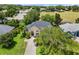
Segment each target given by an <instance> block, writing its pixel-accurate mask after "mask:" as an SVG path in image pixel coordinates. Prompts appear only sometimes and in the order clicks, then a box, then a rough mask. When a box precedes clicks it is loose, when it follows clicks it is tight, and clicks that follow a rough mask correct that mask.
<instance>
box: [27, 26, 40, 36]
mask: <svg viewBox="0 0 79 59" xmlns="http://www.w3.org/2000/svg"><path fill="white" fill-rule="evenodd" d="M28 31H29V32H33V33H34V36H36V35H37V33H40V29H39V28H38V27H36V26H33V27H31V29H29V30H28Z"/></svg>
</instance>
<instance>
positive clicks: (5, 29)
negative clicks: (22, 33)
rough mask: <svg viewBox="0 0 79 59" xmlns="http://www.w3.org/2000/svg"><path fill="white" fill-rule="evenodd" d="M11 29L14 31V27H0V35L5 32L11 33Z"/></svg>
mask: <svg viewBox="0 0 79 59" xmlns="http://www.w3.org/2000/svg"><path fill="white" fill-rule="evenodd" d="M12 29H14V27H11V26H8V25H0V35H1V34H6V33H7V32H9V31H11V30H12Z"/></svg>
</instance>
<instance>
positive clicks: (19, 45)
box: [0, 32, 25, 55]
mask: <svg viewBox="0 0 79 59" xmlns="http://www.w3.org/2000/svg"><path fill="white" fill-rule="evenodd" d="M21 36H22V32H21V33H20V34H18V35H17V37H15V38H14V41H15V42H16V44H15V46H14V47H13V48H11V49H5V48H0V54H1V55H6V54H7V55H23V54H24V51H25V42H24V39H23V38H22V37H21Z"/></svg>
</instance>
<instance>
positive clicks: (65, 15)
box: [40, 11, 79, 22]
mask: <svg viewBox="0 0 79 59" xmlns="http://www.w3.org/2000/svg"><path fill="white" fill-rule="evenodd" d="M55 13H59V14H60V15H61V18H62V19H63V22H66V21H68V22H75V19H76V18H79V12H72V11H65V12H41V14H40V15H41V16H42V15H45V14H50V15H55Z"/></svg>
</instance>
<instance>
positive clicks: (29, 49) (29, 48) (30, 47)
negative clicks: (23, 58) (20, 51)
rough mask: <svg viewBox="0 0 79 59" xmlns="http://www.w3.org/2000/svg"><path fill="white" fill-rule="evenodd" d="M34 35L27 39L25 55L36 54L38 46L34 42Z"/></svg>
mask: <svg viewBox="0 0 79 59" xmlns="http://www.w3.org/2000/svg"><path fill="white" fill-rule="evenodd" d="M34 39H35V38H34V37H31V38H30V39H28V40H27V45H26V50H25V55H36V46H35V44H34V41H33V40H34Z"/></svg>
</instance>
